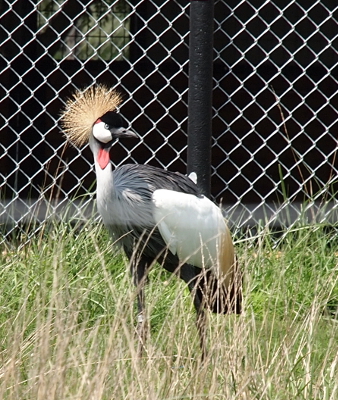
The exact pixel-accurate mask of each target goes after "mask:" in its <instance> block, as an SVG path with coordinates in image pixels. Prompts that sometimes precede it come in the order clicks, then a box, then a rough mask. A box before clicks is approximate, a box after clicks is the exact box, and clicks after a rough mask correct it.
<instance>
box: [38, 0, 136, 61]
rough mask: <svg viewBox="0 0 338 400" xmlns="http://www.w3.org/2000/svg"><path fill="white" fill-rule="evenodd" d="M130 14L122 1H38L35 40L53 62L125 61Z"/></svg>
mask: <svg viewBox="0 0 338 400" xmlns="http://www.w3.org/2000/svg"><path fill="white" fill-rule="evenodd" d="M88 3H89V4H88ZM86 4H88V5H86ZM130 11H131V7H130V5H129V4H128V3H127V2H126V1H124V0H118V1H116V0H105V1H103V0H94V1H92V2H88V0H83V1H81V0H77V1H74V0H42V1H41V2H40V3H39V4H38V40H39V41H40V42H41V43H42V44H43V45H44V46H46V47H48V49H49V52H50V53H51V54H52V56H53V57H54V58H55V59H57V60H61V59H80V60H87V59H92V60H95V59H103V60H113V59H115V60H118V59H124V58H129V52H130V49H129V42H130Z"/></svg>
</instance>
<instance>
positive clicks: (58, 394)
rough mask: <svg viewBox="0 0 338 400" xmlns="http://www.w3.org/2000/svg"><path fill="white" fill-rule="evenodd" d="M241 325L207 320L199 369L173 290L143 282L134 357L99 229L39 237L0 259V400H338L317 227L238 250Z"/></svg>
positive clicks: (160, 278)
mask: <svg viewBox="0 0 338 400" xmlns="http://www.w3.org/2000/svg"><path fill="white" fill-rule="evenodd" d="M237 252H238V255H239V259H240V264H241V266H242V268H243V270H244V273H245V288H244V312H243V314H242V315H241V316H219V315H209V316H208V347H209V354H208V358H207V360H206V362H205V363H204V364H201V362H200V350H199V345H198V343H199V342H198V337H197V332H196V328H195V314H194V310H193V307H192V302H191V298H190V295H189V293H188V290H187V289H186V288H185V285H184V284H183V282H180V281H179V280H177V279H176V278H175V277H173V276H171V275H168V274H167V273H166V272H165V271H164V270H162V269H161V268H160V267H155V268H154V269H153V270H152V272H151V273H150V281H149V284H148V286H147V290H146V291H147V304H148V312H149V316H150V323H151V332H150V338H149V341H148V343H147V346H146V351H145V352H144V354H143V356H142V357H141V358H140V357H138V356H137V354H136V349H137V337H136V335H135V328H134V320H135V318H134V316H135V306H134V300H135V290H134V288H133V286H132V284H131V279H130V276H129V272H128V263H127V261H126V259H125V258H124V257H123V255H121V254H120V253H118V252H117V251H116V250H115V249H114V248H113V246H112V244H111V242H110V240H109V238H108V237H107V234H106V232H105V230H104V229H103V228H101V227H98V226H90V225H88V226H86V227H83V229H81V230H79V231H78V230H76V229H72V228H71V227H69V226H65V225H61V224H60V225H59V226H55V227H46V229H43V230H41V234H40V235H39V236H38V237H36V238H35V239H33V240H31V241H30V242H29V244H27V245H25V246H24V247H22V248H19V249H18V250H13V249H10V248H9V247H8V248H7V247H5V246H3V247H2V248H1V252H0V260H1V276H0V285H1V290H0V309H1V312H0V398H1V399H11V400H12V399H14V400H16V399H17V400H19V399H20V400H22V399H43V400H45V399H48V400H53V399H62V400H63V399H72V400H73V399H74V400H75V399H81V400H85V399H95V400H101V399H119V400H120V399H137V400H139V399H149V400H154V399H161V400H164V399H243V400H244V399H285V400H287V399H320V400H323V399H332V400H333V399H336V398H338V392H337V389H338V381H337V376H338V370H337V369H338V368H337V363H338V319H337V315H336V312H337V311H338V285H337V279H338V265H337V264H338V263H337V260H338V244H337V239H335V238H334V237H333V236H332V235H331V234H329V233H327V232H326V230H325V229H324V227H321V226H320V225H316V226H302V227H299V228H293V229H292V230H291V229H290V230H289V231H285V232H284V234H283V236H282V238H281V239H280V240H279V241H278V242H277V241H276V236H275V235H274V234H272V233H271V232H269V231H266V230H262V231H261V232H259V233H258V234H257V237H255V238H250V239H246V240H243V241H240V240H238V243H237Z"/></svg>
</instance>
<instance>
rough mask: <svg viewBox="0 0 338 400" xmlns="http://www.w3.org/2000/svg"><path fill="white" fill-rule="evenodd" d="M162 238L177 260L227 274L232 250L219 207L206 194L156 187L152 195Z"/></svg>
mask: <svg viewBox="0 0 338 400" xmlns="http://www.w3.org/2000/svg"><path fill="white" fill-rule="evenodd" d="M152 200H153V204H154V218H155V222H156V224H157V226H158V229H159V231H160V233H161V235H162V238H163V240H164V241H165V243H166V244H167V246H168V249H169V251H170V252H171V253H173V254H177V256H178V258H179V260H180V261H181V262H186V263H189V264H192V265H195V266H196V267H199V268H202V267H205V268H215V272H217V275H218V274H219V273H222V274H224V276H225V275H227V274H229V272H230V269H231V267H232V266H233V264H234V250H233V245H232V240H231V236H230V232H229V229H228V227H227V225H226V223H225V220H224V218H223V216H222V213H221V210H220V209H219V207H217V206H216V205H215V204H214V203H213V202H212V201H210V200H209V199H208V198H206V197H204V196H202V197H196V196H195V195H191V194H186V193H179V192H175V191H172V190H166V189H159V190H156V191H155V192H154V193H153V196H152Z"/></svg>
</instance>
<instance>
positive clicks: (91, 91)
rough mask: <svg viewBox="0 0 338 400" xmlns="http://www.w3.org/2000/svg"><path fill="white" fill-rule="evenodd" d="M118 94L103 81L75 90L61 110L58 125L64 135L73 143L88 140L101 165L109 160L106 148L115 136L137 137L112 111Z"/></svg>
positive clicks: (117, 103) (119, 101)
mask: <svg viewBox="0 0 338 400" xmlns="http://www.w3.org/2000/svg"><path fill="white" fill-rule="evenodd" d="M121 101H122V97H121V95H120V94H119V93H118V92H116V91H115V90H113V89H110V88H108V87H106V86H104V85H96V86H91V87H89V88H87V89H85V90H82V91H80V90H79V91H76V92H75V93H74V94H73V96H72V97H71V98H70V99H68V100H67V102H66V107H65V109H64V110H63V111H62V113H61V125H62V129H63V132H64V133H65V135H66V137H67V139H68V140H69V141H70V142H71V143H73V144H74V145H75V146H82V145H84V144H86V143H88V142H89V144H90V148H91V150H92V152H93V154H94V157H96V158H97V161H98V164H99V165H100V167H101V169H104V168H105V167H106V166H107V165H108V163H109V160H110V158H109V150H110V148H111V146H112V145H113V143H114V142H115V141H116V139H120V138H132V137H134V138H135V137H137V135H136V133H134V132H133V131H131V130H129V129H126V128H125V127H124V126H123V121H122V118H121V116H120V115H119V114H118V113H117V112H116V109H117V107H118V106H119V105H120V103H121Z"/></svg>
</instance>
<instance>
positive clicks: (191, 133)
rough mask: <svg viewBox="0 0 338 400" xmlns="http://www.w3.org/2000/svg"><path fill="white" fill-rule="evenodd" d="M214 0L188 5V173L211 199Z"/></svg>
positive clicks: (201, 0)
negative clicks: (194, 174) (194, 177)
mask: <svg viewBox="0 0 338 400" xmlns="http://www.w3.org/2000/svg"><path fill="white" fill-rule="evenodd" d="M213 26H214V2H213V0H193V1H191V5H190V39H189V93H188V173H191V172H195V173H196V174H197V184H198V186H199V187H200V189H201V190H202V192H203V193H204V194H205V195H206V196H208V197H209V196H210V177H211V131H212V127H211V119H212V72H213V31H214V29H213Z"/></svg>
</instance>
